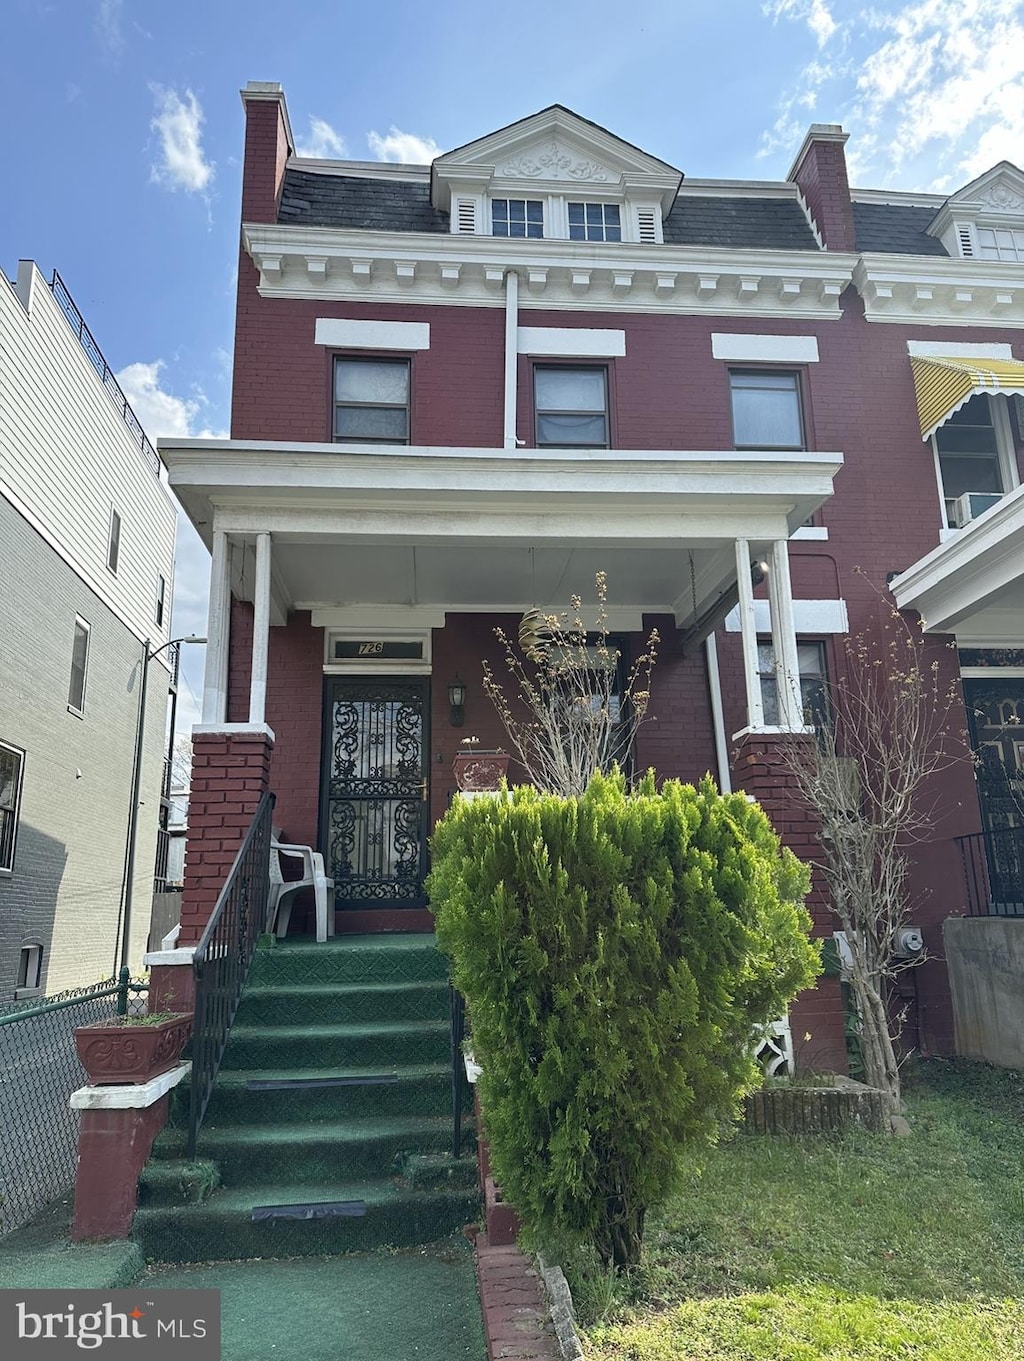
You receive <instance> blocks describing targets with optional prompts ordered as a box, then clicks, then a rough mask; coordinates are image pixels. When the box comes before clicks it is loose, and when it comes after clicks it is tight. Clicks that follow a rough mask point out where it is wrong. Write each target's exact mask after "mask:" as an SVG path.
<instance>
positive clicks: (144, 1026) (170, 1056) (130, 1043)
mask: <svg viewBox="0 0 1024 1361" xmlns="http://www.w3.org/2000/svg"><path fill="white" fill-rule="evenodd" d="M191 1033H192V1017H191V1016H189V1015H173V1016H168V1017H167V1018H166V1019H165V1020H160V1021H157V1020H153V1021H150V1020H148V1019H147V1018H146V1017H134V1016H114V1017H111V1019H110V1020H109V1021H97V1022H96V1024H95V1025H80V1026H78V1028H77V1029H76V1030H75V1048H76V1049H77V1050H78V1057H79V1059H80V1060H81V1063H82V1067H83V1068H84V1069H85V1071H86V1073H87V1074H88V1075H89V1082H90V1083H91V1084H92V1085H93V1086H109V1085H112V1084H115V1083H133V1084H139V1083H143V1082H148V1081H149V1080H150V1078H153V1077H158V1076H159V1074H160V1073H166V1072H167V1071H168V1069H170V1068H173V1067H174V1065H175V1064H176V1063H177V1062H178V1059H179V1058H180V1057H181V1051H182V1050H183V1049H184V1048H185V1045H186V1044H187V1043H188V1038H189V1036H190V1035H191Z"/></svg>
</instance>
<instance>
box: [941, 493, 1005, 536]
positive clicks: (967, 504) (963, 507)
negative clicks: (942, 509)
mask: <svg viewBox="0 0 1024 1361" xmlns="http://www.w3.org/2000/svg"><path fill="white" fill-rule="evenodd" d="M1002 499H1003V495H1002V492H998V491H965V492H964V494H963V495H962V496H958V497H957V498H956V499H955V500H954V502H953V523H954V525H956V527H957V528H958V529H960V528H961V527H962V526H963V525H969V524H970V523H971V521H972V520H976V519H977V518H978V516H979V515H984V514H985V512H986V510H988V509H989V508H990V507H991V506H994V505H995V503H996V502H997V501H1001V500H1002Z"/></svg>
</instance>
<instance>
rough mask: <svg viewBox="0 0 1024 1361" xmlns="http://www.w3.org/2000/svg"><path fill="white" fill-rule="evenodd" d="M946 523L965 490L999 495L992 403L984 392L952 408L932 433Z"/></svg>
mask: <svg viewBox="0 0 1024 1361" xmlns="http://www.w3.org/2000/svg"><path fill="white" fill-rule="evenodd" d="M933 438H934V440H935V452H936V455H937V457H938V460H939V477H940V478H941V480H942V497H943V501H944V502H945V506H946V523H947V524H948V525H953V524H954V523H955V519H954V516H955V509H956V501H957V498H958V497H960V496H963V495H964V493H965V492H994V493H995V494H996V495H997V496H999V495H1002V493H1003V491H1004V486H1003V469H1002V460H1001V458H1000V451H999V439H998V434H997V431H996V426H995V421H994V413H993V410H992V403H991V400H990V399H989V397H988V396H987V395H986V394H985V393H980V394H979V395H978V396H977V397H972V398H971V399H970V401H968V402H965V403H964V405H963V406H962V407H961V408H960V410H959V411H955V412H954V413H953V415H952V416H950V418H949V420H948V421H946V423H945V425H940V426H939V428H938V430H936V432H935V434H934V436H933Z"/></svg>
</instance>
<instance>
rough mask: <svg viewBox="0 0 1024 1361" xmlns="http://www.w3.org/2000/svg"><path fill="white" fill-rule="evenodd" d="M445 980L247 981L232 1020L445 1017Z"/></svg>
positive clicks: (290, 1022) (254, 1022)
mask: <svg viewBox="0 0 1024 1361" xmlns="http://www.w3.org/2000/svg"><path fill="white" fill-rule="evenodd" d="M447 1019H448V985H447V983H444V982H440V981H437V980H433V979H431V980H426V981H416V982H412V983H406V982H400V983H399V982H384V983H369V982H367V983H281V984H269V983H262V984H258V985H254V984H250V985H248V986H247V987H246V989H245V992H244V993H243V995H242V1000H241V1003H240V1005H239V1008H238V1014H237V1016H236V1018H235V1024H236V1025H294V1024H295V1022H296V1020H302V1021H305V1022H308V1023H311V1024H316V1023H317V1022H318V1021H321V1022H326V1023H328V1024H330V1023H334V1022H339V1023H343V1024H344V1023H349V1022H358V1023H361V1024H364V1025H368V1024H370V1023H371V1022H373V1021H409V1020H412V1021H446V1020H447Z"/></svg>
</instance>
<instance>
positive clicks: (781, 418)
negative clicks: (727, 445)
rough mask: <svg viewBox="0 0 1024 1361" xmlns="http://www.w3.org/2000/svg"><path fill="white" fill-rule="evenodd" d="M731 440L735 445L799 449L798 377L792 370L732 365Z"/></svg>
mask: <svg viewBox="0 0 1024 1361" xmlns="http://www.w3.org/2000/svg"><path fill="white" fill-rule="evenodd" d="M729 385H730V389H731V392H732V428H733V443H734V444H735V446H736V448H737V449H802V448H803V447H804V433H803V421H802V419H801V412H800V380H799V378H798V377H797V375H796V374H795V373H768V372H765V371H763V370H759V369H734V370H732V371H731V372H730V374H729Z"/></svg>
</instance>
